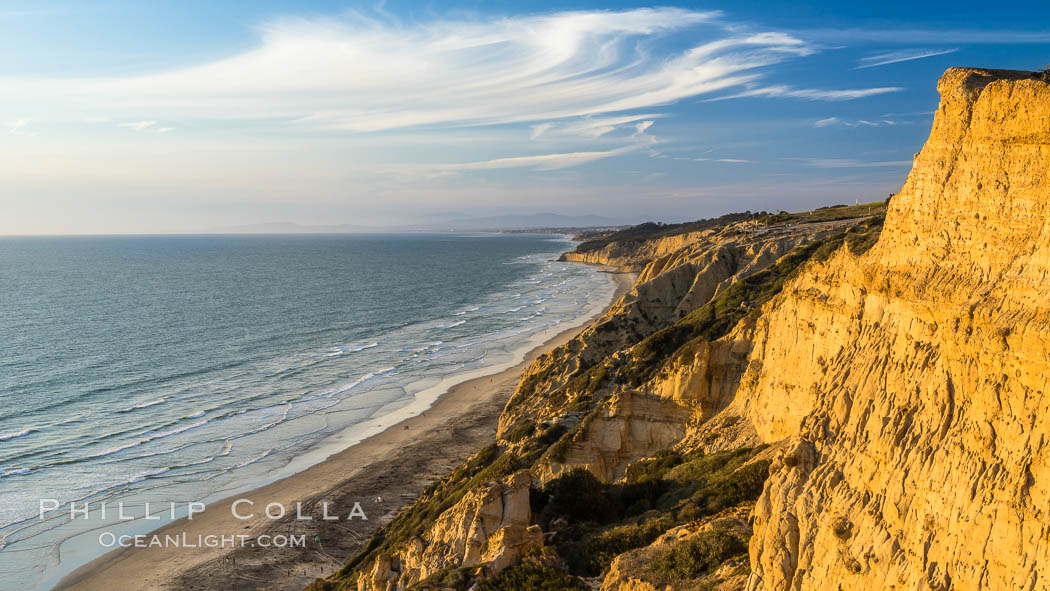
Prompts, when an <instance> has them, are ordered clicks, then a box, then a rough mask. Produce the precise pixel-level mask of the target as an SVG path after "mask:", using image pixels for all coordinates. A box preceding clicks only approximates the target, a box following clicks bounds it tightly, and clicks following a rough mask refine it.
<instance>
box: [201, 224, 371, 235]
mask: <svg viewBox="0 0 1050 591" xmlns="http://www.w3.org/2000/svg"><path fill="white" fill-rule="evenodd" d="M382 231H383V228H375V227H371V226H356V225H354V224H331V225H305V224H296V223H295V222H269V223H263V224H244V225H241V226H226V227H220V228H212V229H210V230H207V231H206V232H205V233H206V234H359V233H362V232H382Z"/></svg>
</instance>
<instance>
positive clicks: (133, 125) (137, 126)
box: [117, 121, 157, 131]
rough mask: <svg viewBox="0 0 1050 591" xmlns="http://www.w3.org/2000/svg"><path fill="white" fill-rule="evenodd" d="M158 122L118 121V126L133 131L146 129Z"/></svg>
mask: <svg viewBox="0 0 1050 591" xmlns="http://www.w3.org/2000/svg"><path fill="white" fill-rule="evenodd" d="M156 124H157V122H156V121H128V122H127V123H118V124H117V127H125V128H127V129H130V130H132V131H145V130H147V129H149V128H151V127H153V126H154V125H156Z"/></svg>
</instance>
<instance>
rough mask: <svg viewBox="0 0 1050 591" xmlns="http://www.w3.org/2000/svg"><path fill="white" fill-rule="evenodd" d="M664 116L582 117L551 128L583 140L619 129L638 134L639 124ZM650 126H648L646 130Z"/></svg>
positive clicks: (655, 114)
mask: <svg viewBox="0 0 1050 591" xmlns="http://www.w3.org/2000/svg"><path fill="white" fill-rule="evenodd" d="M662 117H664V115H661V114H658V113H641V114H638V115H622V116H618V117H582V118H578V119H573V120H570V121H569V122H567V123H561V124H556V125H555V124H552V125H551V127H552V128H553V129H554V130H555V131H557V132H558V133H559V134H560V135H568V136H577V137H583V138H589V139H594V138H599V137H601V136H603V135H606V134H609V133H612V132H614V131H616V130H617V129H621V128H626V127H631V128H633V129H634V130H635V133H638V125H639V124H640V123H638V122H644V121H645V120H648V121H649V122H650V125H651V124H652V122H653V121H652V120H654V119H660V118H662ZM648 127H649V126H648V125H647V126H646V128H648Z"/></svg>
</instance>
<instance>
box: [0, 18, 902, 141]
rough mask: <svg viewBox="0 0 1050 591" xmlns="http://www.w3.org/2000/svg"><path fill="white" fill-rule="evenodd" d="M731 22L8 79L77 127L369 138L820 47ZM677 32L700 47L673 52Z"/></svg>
mask: <svg viewBox="0 0 1050 591" xmlns="http://www.w3.org/2000/svg"><path fill="white" fill-rule="evenodd" d="M722 19H723V15H722V14H721V13H719V12H703V11H694V10H685V9H679V8H651V9H636V10H626V11H619V12H613V11H578V12H560V13H553V14H545V15H528V16H515V17H506V18H488V19H480V18H473V19H472V18H464V19H460V20H439V21H435V22H426V23H419V24H400V23H397V22H383V21H377V20H374V19H365V18H347V19H285V20H280V21H275V22H272V23H269V24H267V25H265V26H263V27H261V28H260V31H261V39H260V45H259V46H258V47H257V48H255V49H253V50H250V51H247V52H244V53H242V54H239V55H235V56H233V57H229V58H226V59H221V60H217V61H213V62H210V63H205V64H201V65H198V66H195V67H188V68H182V69H176V70H172V71H166V72H160V73H156V74H150V75H143V76H133V77H118V78H103V79H87V80H85V79H70V80H55V79H52V80H32V79H6V80H0V83H3V84H5V85H8V84H14V85H17V86H18V87H19V88H20V89H21V90H23V92H24V93H25V94H26V95H27V96H30V97H33V98H39V99H41V101H42V102H44V103H51V104H53V105H56V106H58V107H60V108H65V107H68V106H69V105H66V104H65V103H64V97H68V96H76V97H77V103H76V107H77V108H78V109H86V110H87V111H88V112H85V113H82V118H86V117H92V116H99V115H107V114H109V113H112V112H116V111H120V112H125V113H129V112H130V113H136V114H139V115H140V116H143V117H142V119H143V120H144V121H150V120H156V119H162V118H163V119H167V120H179V119H206V120H231V121H245V120H259V121H264V122H271V123H272V122H284V123H290V124H293V125H295V126H298V127H299V128H307V129H321V130H344V131H352V132H371V131H382V130H393V129H405V128H418V127H426V126H443V127H449V126H479V125H496V124H508V123H532V122H540V123H541V124H542V123H543V122H556V121H561V120H569V119H572V118H585V117H597V116H602V115H609V114H613V113H617V112H621V113H622V112H625V111H631V110H641V109H650V108H652V107H656V106H661V105H667V104H670V103H673V102H676V101H679V100H682V99H684V98H688V97H694V96H700V95H705V94H711V93H714V92H720V91H726V90H729V89H732V88H734V87H738V86H741V85H743V84H745V83H755V82H756V81H757V80H759V79H760V78H761V77H762V76H763V75H764V73H766V72H767V70H768V68H769V67H771V66H774V65H776V64H779V63H782V62H783V61H785V60H787V59H791V58H795V57H800V56H806V55H810V54H812V53H814V52H815V51H816V50H815V48H813V47H811V46H810V45H809V44H808V43H806V42H805V41H803V40H802V39H800V38H798V37H795V36H793V35H790V34H787V33H784V32H777V31H758V32H755V31H748V30H746V28H742V27H739V26H735V25H730V24H726V23H724V22H723V20H722ZM675 35H678V36H679V37H678V38H676V39H679V40H686V41H687V42H688V41H691V43H689V44H688V45H686V46H685V48H684V49H682V48H681V44H680V43H679V44H678V45H674V44H671V45H668V44H667V43H666V41H667V39H668V38H669V37H673V36H675ZM884 91H886V89H855V90H846V91H817V90H805V89H801V90H795V89H787V88H785V87H766V88H764V89H759V90H755V91H751V92H750V93H747V94H744V95H741V96H758V95H764V96H788V97H794V96H797V97H803V98H812V99H821V100H845V99H846V98H852V97H853V96H858V95H859V96H863V95H865V93H868V94H870V93H878V92H884ZM92 110H94V112H91V111H92ZM650 119H651V117H650ZM591 123H593V122H591ZM591 123H588V124H583V125H590V128H589V132H590V133H593V134H596V136H601V135H603V134H604V133H608V132H609V126H608V125H606V126H601V125H591ZM610 125H612V127H613V128H615V126H616V125H617V124H615V123H611V124H610ZM567 127H568V129H571V126H567ZM552 128H553V127H534V128H533V133H534V134H535V135H536V136H537V137H538V136H541V135H543V134H544V133H546V132H548V131H550V130H551V129H552Z"/></svg>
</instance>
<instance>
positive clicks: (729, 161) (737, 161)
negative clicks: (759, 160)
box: [693, 158, 754, 164]
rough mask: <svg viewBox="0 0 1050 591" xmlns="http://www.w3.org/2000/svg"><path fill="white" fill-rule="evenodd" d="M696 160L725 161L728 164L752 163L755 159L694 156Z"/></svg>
mask: <svg viewBox="0 0 1050 591" xmlns="http://www.w3.org/2000/svg"><path fill="white" fill-rule="evenodd" d="M693 160H695V161H696V162H724V163H726V164H751V163H753V162H754V160H744V159H742V158H693Z"/></svg>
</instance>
